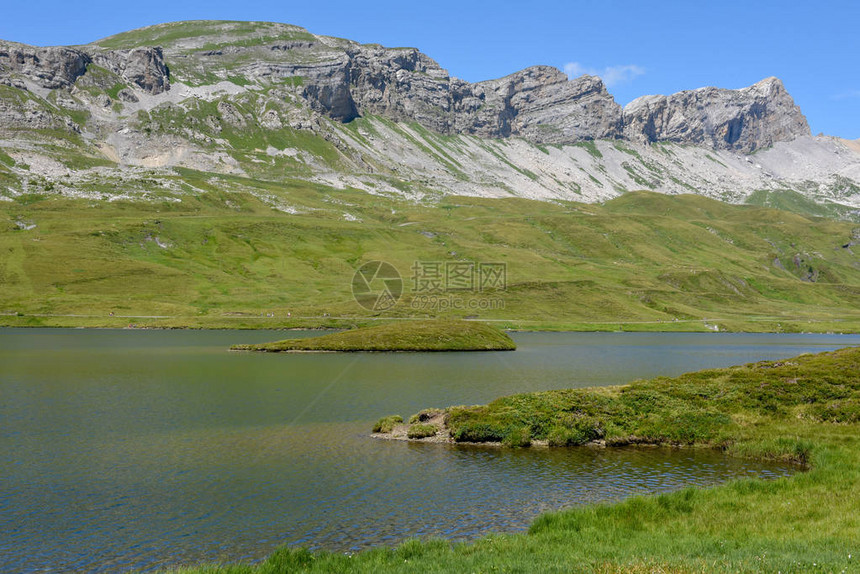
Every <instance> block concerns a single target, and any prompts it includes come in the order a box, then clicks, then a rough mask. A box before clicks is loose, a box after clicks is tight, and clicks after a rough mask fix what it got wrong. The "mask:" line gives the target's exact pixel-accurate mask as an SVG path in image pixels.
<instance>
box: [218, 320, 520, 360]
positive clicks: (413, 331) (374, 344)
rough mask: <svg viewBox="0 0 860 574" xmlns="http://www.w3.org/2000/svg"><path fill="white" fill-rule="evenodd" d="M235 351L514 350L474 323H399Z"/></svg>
mask: <svg viewBox="0 0 860 574" xmlns="http://www.w3.org/2000/svg"><path fill="white" fill-rule="evenodd" d="M231 349H232V350H234V351H264V352H270V353H280V352H290V351H292V352H300V351H340V352H356V351H513V350H515V349H516V344H515V343H514V341H513V339H511V338H510V337H509V336H508V335H507V334H506V333H505V332H503V331H501V330H500V329H497V328H495V327H491V326H489V325H486V324H484V323H478V322H473V321H453V320H451V321H443V320H427V321H400V322H396V323H387V324H384V325H375V326H373V327H360V328H358V329H352V330H349V331H343V332H339V333H331V334H328V335H323V336H321V337H308V338H303V339H285V340H283V341H276V342H274V343H262V344H259V345H233V346H232V347H231Z"/></svg>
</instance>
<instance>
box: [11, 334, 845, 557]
mask: <svg viewBox="0 0 860 574" xmlns="http://www.w3.org/2000/svg"><path fill="white" fill-rule="evenodd" d="M314 334H316V333H302V335H306V336H311V335H314ZM283 336H284V334H283V333H277V332H275V333H273V332H271V331H268V332H267V331H255V332H247V331H246V332H230V331H202V332H201V331H114V330H86V331H85V330H47V329H46V330H43V329H34V330H10V329H0V571H3V572H35V571H39V572H43V571H56V572H60V571H128V570H132V569H141V570H151V569H157V568H159V567H163V566H166V565H179V564H185V563H193V562H198V561H201V560H218V559H222V558H223V559H229V560H238V559H249V560H254V559H259V558H261V557H263V556H265V555H266V554H267V553H269V552H271V551H272V550H273V549H275V548H276V547H278V546H281V545H283V544H294V545H305V546H308V547H312V548H327V549H332V550H338V551H352V550H356V549H360V548H363V547H366V546H369V545H378V544H394V543H396V542H397V541H399V540H402V539H404V538H407V537H411V536H426V535H434V536H444V537H449V538H453V539H464V538H469V537H474V536H477V535H480V534H483V533H487V532H490V531H500V530H501V531H515V530H522V529H525V528H527V527H528V524H529V523H530V521H531V520H532V519H533V518H534V517H535V516H536V515H537V514H539V513H541V512H543V511H547V510H552V509H559V508H563V507H569V506H572V505H577V504H583V503H588V502H594V501H602V500H613V499H618V498H622V497H625V496H630V495H632V494H637V493H654V492H662V491H669V490H674V489H678V488H681V487H683V486H687V485H710V484H715V483H718V482H721V481H724V480H727V479H729V478H732V477H738V476H750V475H756V476H765V477H776V476H782V475H785V474H787V473H790V472H791V471H790V469H787V468H785V467H782V466H779V465H770V464H761V463H754V462H750V461H741V460H734V459H730V458H727V457H723V456H720V455H719V454H717V453H713V452H700V451H671V450H668V449H642V450H635V449H630V450H627V449H623V450H608V451H599V450H592V449H587V448H583V449H550V450H547V449H534V450H528V449H525V450H502V449H493V448H466V447H455V446H449V445H431V444H407V443H399V442H389V441H380V440H374V439H371V438H369V437H368V433H369V430H370V427H371V426H372V424H373V422H374V421H375V420H376V419H377V418H379V417H380V416H382V415H387V414H392V413H399V414H402V415H404V416H408V415H409V414H411V413H413V412H416V411H417V410H419V409H421V408H424V407H429V406H440V407H441V406H448V405H451V404H475V403H485V402H488V401H490V400H492V399H494V398H496V397H498V396H501V395H505V394H510V393H515V392H522V391H532V390H543V389H557V388H568V387H583V386H591V385H607V384H616V383H624V382H629V381H631V380H633V379H636V378H646V377H652V376H655V375H674V374H679V373H682V372H685V371H691V370H697V369H702V368H706V367H720V366H728V365H734V364H739V363H744V362H749V361H755V360H760V359H775V358H785V357H790V356H793V355H797V354H799V353H802V352H818V351H823V350H828V349H835V348H838V347H843V346H848V345H860V336H853V335H846V336H839V335H749V334H644V333H643V334H632V333H611V334H577V333H520V334H515V335H514V338H515V339H516V340H517V343H518V345H519V347H520V349H519V350H518V351H516V352H515V353H463V354H432V353H431V354H349V355H335V354H316V355H315V354H299V355H293V354H290V355H265V354H245V353H229V352H226V348H227V347H228V346H229V345H230V344H232V343H239V342H249V343H253V342H262V341H269V340H273V339H278V338H282V337H283Z"/></svg>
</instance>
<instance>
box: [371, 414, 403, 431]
mask: <svg viewBox="0 0 860 574" xmlns="http://www.w3.org/2000/svg"><path fill="white" fill-rule="evenodd" d="M402 422H403V417H401V416H400V415H390V416H387V417H382V418H381V419H379V420H378V421H376V424H375V425H373V432H381V433H390V432H391V431H393V430H394V425H396V424H398V423H402Z"/></svg>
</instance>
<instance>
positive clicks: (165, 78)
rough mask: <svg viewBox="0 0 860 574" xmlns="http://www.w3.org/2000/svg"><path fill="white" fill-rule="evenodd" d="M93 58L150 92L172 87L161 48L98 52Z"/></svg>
mask: <svg viewBox="0 0 860 574" xmlns="http://www.w3.org/2000/svg"><path fill="white" fill-rule="evenodd" d="M93 60H94V61H95V63H96V64H98V65H100V66H102V67H104V68H107V69H108V70H110V71H111V72H113V73H115V74H117V75H119V76H121V77H122V78H124V79H125V80H127V81H129V82H131V83H132V84H135V85H137V86H138V87H139V88H141V89H143V90H145V91H147V92H149V93H150V94H160V93H162V92H165V91H167V90H169V89H170V80H169V73H168V70H167V66H166V65H165V64H164V54H163V53H162V51H161V48H157V47H156V48H135V49H133V50H111V51H106V52H101V53H97V54H96V55H95V56H94V58H93Z"/></svg>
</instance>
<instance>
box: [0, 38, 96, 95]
mask: <svg viewBox="0 0 860 574" xmlns="http://www.w3.org/2000/svg"><path fill="white" fill-rule="evenodd" d="M89 63H90V57H89V56H88V55H87V54H86V53H84V52H82V51H80V50H76V49H73V48H37V47H35V46H26V45H24V44H13V43H6V42H3V43H0V77H5V78H8V77H10V76H14V75H17V76H23V77H25V78H27V79H28V80H30V81H32V82H33V83H34V84H36V85H37V86H40V87H42V88H47V89H51V90H55V89H58V88H68V87H69V86H71V85H72V84H74V83H75V80H76V79H78V77H80V76H82V75H83V74H84V73H86V71H87V64H89Z"/></svg>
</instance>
